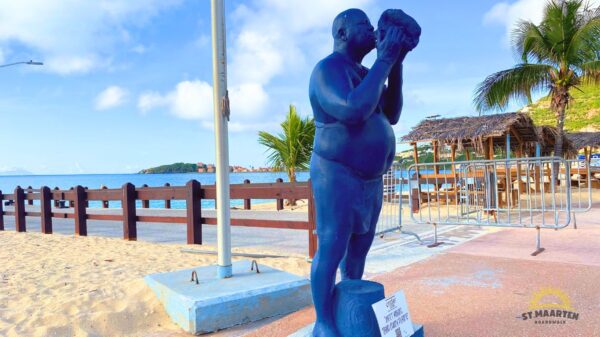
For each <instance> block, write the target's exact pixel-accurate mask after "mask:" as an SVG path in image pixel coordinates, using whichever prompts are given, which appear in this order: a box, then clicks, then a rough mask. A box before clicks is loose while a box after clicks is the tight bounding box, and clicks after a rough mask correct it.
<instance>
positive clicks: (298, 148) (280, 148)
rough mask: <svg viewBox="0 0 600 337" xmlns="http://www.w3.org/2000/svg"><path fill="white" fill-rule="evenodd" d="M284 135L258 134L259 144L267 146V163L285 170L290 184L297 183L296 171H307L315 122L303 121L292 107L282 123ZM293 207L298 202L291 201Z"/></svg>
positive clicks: (310, 119) (263, 132) (262, 132)
mask: <svg viewBox="0 0 600 337" xmlns="http://www.w3.org/2000/svg"><path fill="white" fill-rule="evenodd" d="M281 128H282V129H283V133H280V134H279V135H272V134H270V133H268V132H265V131H260V132H259V133H258V142H259V143H260V144H262V145H264V146H266V147H267V148H268V149H267V152H268V153H269V155H268V157H267V161H268V163H269V165H270V166H271V167H273V168H276V169H279V170H285V171H286V172H287V175H288V178H289V180H290V182H296V170H307V169H308V166H309V162H310V156H311V153H312V149H313V141H314V138H315V122H314V120H313V119H312V118H308V117H307V118H304V119H301V118H300V116H298V114H297V113H296V107H295V106H294V105H290V110H289V111H288V114H287V116H286V119H285V121H283V123H281ZM289 204H290V205H291V206H295V205H296V200H289Z"/></svg>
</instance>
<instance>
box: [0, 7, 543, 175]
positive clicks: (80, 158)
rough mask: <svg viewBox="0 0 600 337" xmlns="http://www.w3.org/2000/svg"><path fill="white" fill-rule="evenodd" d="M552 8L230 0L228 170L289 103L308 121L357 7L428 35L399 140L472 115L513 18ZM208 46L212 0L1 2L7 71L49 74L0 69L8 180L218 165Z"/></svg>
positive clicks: (0, 137) (0, 134)
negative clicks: (317, 70)
mask: <svg viewBox="0 0 600 337" xmlns="http://www.w3.org/2000/svg"><path fill="white" fill-rule="evenodd" d="M543 4H544V0H518V1H505V2H504V1H492V0H478V1H472V0H457V1H440V0H437V1H426V0H425V1H387V0H384V1H381V0H378V1H374V0H345V1H343V0H327V1H322V0H249V1H226V2H225V7H226V11H227V14H226V18H227V34H228V35H227V44H228V45H227V46H228V66H229V68H228V70H229V91H230V97H231V124H230V142H229V144H230V163H231V164H232V165H244V166H264V165H265V164H266V163H265V158H266V155H265V153H264V151H265V149H264V148H263V147H261V146H260V145H259V144H258V142H257V131H258V130H268V131H277V130H278V124H279V123H280V122H281V121H282V120H283V118H284V115H285V113H286V111H287V109H288V105H289V104H290V103H293V104H295V105H297V107H298V110H299V112H300V113H301V114H302V115H309V114H311V111H310V106H309V103H308V96H307V88H308V79H309V76H310V72H311V70H312V67H313V66H314V64H315V63H316V62H317V61H318V60H319V59H321V58H323V57H325V56H326V55H327V54H328V53H330V52H331V48H332V38H331V35H330V26H331V21H332V19H333V17H334V16H335V15H336V14H337V13H338V12H340V11H341V10H343V9H346V8H349V7H358V8H362V9H364V10H365V11H366V12H367V14H368V15H369V17H370V18H371V21H372V22H373V23H374V24H375V23H376V22H377V19H378V16H379V15H380V13H381V12H382V11H383V10H384V9H386V8H401V9H403V10H405V11H406V12H407V13H409V14H410V15H412V16H414V17H415V18H416V19H417V21H419V23H420V24H421V26H422V28H423V35H422V37H421V42H420V45H419V46H418V48H417V49H416V50H415V51H414V52H412V53H411V54H409V56H408V57H407V59H406V61H405V82H404V96H405V106H404V110H403V113H402V117H401V120H400V124H399V125H398V126H396V127H395V131H396V135H397V136H398V137H399V136H401V135H403V134H405V133H406V132H407V131H408V130H410V127H412V126H414V125H415V124H416V123H417V122H419V121H420V120H421V119H423V118H424V117H426V116H429V115H434V114H439V115H442V116H456V115H467V114H474V113H475V112H474V108H473V105H472V103H471V101H472V94H473V90H474V88H475V85H476V84H477V83H478V82H480V81H481V80H483V79H484V78H485V76H487V75H489V74H491V73H492V72H495V71H498V70H501V69H505V68H508V67H511V66H512V65H513V64H514V63H515V57H514V55H513V52H512V50H511V49H510V47H509V44H508V32H509V31H510V28H511V27H512V25H513V24H514V22H515V20H517V19H518V18H523V19H529V20H534V21H535V20H539V17H540V16H541V10H542V8H543ZM210 48H211V39H210V2H209V1H208V0H203V1H198V0H187V1H186V0H129V1H117V0H103V1H100V0H96V1H89V0H69V1H67V0H56V1H47V0H20V1H8V0H5V1H3V4H2V6H0V63H1V64H5V63H11V62H15V61H22V60H29V59H33V60H39V61H43V62H44V63H45V65H44V66H41V67H39V66H25V65H21V66H14V67H8V68H0V144H1V149H0V172H2V171H8V170H15V169H23V170H27V171H30V172H33V173H35V174H73V173H128V172H136V171H139V170H140V169H142V168H146V167H150V166H156V165H160V164H166V163H173V162H180V161H183V162H198V161H202V162H208V163H211V162H214V161H215V160H214V157H215V156H214V134H213V131H212V128H211V127H212V118H213V115H212V91H211V90H212V89H211V85H212V83H211V81H212V80H211V79H212V77H211V74H212V68H211V67H212V65H211V50H210ZM373 54H374V53H372V54H370V55H369V56H368V57H367V58H366V60H365V64H366V65H367V66H370V64H372V62H373V60H374V55H373ZM513 108H514V107H513Z"/></svg>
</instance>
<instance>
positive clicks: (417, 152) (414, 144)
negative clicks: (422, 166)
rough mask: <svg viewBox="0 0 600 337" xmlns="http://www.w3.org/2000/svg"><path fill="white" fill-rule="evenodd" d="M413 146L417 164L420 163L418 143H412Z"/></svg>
mask: <svg viewBox="0 0 600 337" xmlns="http://www.w3.org/2000/svg"><path fill="white" fill-rule="evenodd" d="M410 144H411V145H412V146H413V158H414V160H415V164H418V163H419V150H417V143H410Z"/></svg>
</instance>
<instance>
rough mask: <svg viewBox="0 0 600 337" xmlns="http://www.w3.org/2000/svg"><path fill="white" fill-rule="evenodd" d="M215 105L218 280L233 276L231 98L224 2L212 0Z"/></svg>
mask: <svg viewBox="0 0 600 337" xmlns="http://www.w3.org/2000/svg"><path fill="white" fill-rule="evenodd" d="M211 16H212V53H213V55H212V58H213V102H214V115H215V144H216V157H217V158H216V163H217V167H216V185H217V186H216V188H217V200H216V201H217V203H216V204H217V251H218V255H217V258H218V266H217V270H218V277H219V278H228V277H231V276H232V267H231V216H230V211H229V142H228V132H227V123H228V122H229V97H228V94H227V57H226V56H227V55H226V45H225V11H224V6H223V0H211Z"/></svg>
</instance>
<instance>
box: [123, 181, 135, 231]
mask: <svg viewBox="0 0 600 337" xmlns="http://www.w3.org/2000/svg"><path fill="white" fill-rule="evenodd" d="M135 197H136V196H135V186H133V184H132V183H126V184H124V185H123V195H122V197H121V207H122V208H123V239H125V240H129V241H135V240H137V225H136V214H135Z"/></svg>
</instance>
